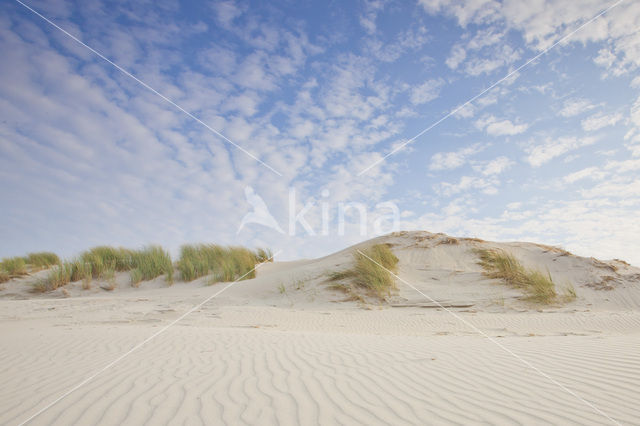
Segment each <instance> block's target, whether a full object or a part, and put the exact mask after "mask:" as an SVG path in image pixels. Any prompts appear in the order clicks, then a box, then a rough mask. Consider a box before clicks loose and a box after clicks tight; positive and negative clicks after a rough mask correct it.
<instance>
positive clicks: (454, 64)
mask: <svg viewBox="0 0 640 426" xmlns="http://www.w3.org/2000/svg"><path fill="white" fill-rule="evenodd" d="M466 57H467V51H466V50H464V47H462V46H461V45H459V44H456V45H454V46H453V48H451V53H450V54H449V57H448V58H447V60H446V61H445V63H446V64H447V66H448V67H449V68H451V69H452V70H455V69H456V68H458V65H460V64H461V63H462V62H463V61H464V60H465V58H466Z"/></svg>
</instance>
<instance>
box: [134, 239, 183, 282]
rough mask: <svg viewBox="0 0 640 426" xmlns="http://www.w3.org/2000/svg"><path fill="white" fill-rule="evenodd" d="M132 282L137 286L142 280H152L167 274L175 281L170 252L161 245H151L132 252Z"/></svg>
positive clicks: (168, 278)
mask: <svg viewBox="0 0 640 426" xmlns="http://www.w3.org/2000/svg"><path fill="white" fill-rule="evenodd" d="M131 266H132V267H133V269H132V270H131V283H132V284H133V285H134V286H136V285H137V284H139V283H140V282H141V281H147V280H152V279H154V278H156V277H159V276H160V275H165V274H166V276H167V282H169V283H173V263H172V262H171V256H170V255H169V252H167V251H165V250H164V249H163V248H162V247H160V246H149V247H145V248H143V249H142V250H136V251H134V252H131Z"/></svg>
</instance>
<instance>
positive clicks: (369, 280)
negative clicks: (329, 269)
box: [329, 244, 398, 300]
mask: <svg viewBox="0 0 640 426" xmlns="http://www.w3.org/2000/svg"><path fill="white" fill-rule="evenodd" d="M354 259H355V264H354V266H353V268H352V269H348V270H345V271H338V272H333V273H331V274H330V275H329V279H330V280H331V281H347V283H341V284H334V285H333V288H336V289H340V290H343V291H345V292H347V293H349V294H350V295H351V296H352V297H353V298H354V299H359V300H360V299H361V297H358V296H357V292H356V289H357V288H360V289H364V290H366V291H368V292H369V293H372V294H374V295H375V296H377V297H378V298H379V299H384V298H385V297H386V296H388V295H390V294H391V291H392V290H393V289H395V288H396V284H395V279H394V276H393V274H392V272H395V271H396V270H397V265H398V258H397V257H396V255H395V254H393V251H391V249H390V248H389V246H388V245H387V244H376V245H374V246H371V247H369V248H367V249H364V250H360V251H357V252H355V253H354ZM390 271H391V272H390Z"/></svg>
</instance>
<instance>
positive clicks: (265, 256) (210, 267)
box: [177, 244, 273, 283]
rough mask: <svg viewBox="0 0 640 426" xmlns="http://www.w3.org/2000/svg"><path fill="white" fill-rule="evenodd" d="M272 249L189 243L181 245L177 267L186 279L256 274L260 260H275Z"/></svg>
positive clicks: (228, 278)
mask: <svg viewBox="0 0 640 426" xmlns="http://www.w3.org/2000/svg"><path fill="white" fill-rule="evenodd" d="M272 259H273V256H272V254H271V251H270V250H267V249H258V250H256V251H251V250H249V249H247V248H244V247H223V246H219V245H216V244H188V245H184V246H182V248H181V249H180V259H179V260H178V263H177V267H178V270H179V271H180V276H181V277H182V279H183V280H184V281H193V280H195V279H196V278H200V277H203V276H205V275H209V274H211V273H212V274H213V277H212V280H211V281H210V283H213V282H228V281H234V280H237V279H239V278H240V277H242V279H251V278H255V276H256V273H255V270H254V269H255V267H256V265H257V264H258V263H261V262H265V261H272Z"/></svg>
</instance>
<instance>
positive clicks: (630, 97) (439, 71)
mask: <svg viewBox="0 0 640 426" xmlns="http://www.w3.org/2000/svg"><path fill="white" fill-rule="evenodd" d="M21 1H22V3H20V2H18V1H15V0H8V1H5V2H2V4H1V5H0V11H1V13H0V57H2V60H1V61H0V257H3V256H12V255H21V254H24V253H27V252H31V251H41V250H51V251H55V252H56V253H58V254H60V255H62V256H66V257H69V256H73V255H75V254H77V253H78V252H80V251H81V250H83V249H86V248H89V247H92V246H96V245H102V244H109V245H117V246H125V247H131V248H135V247H141V246H144V245H147V244H161V245H163V246H164V247H165V248H167V249H169V250H170V251H171V252H172V253H174V254H176V253H177V251H178V249H179V247H180V245H181V244H184V243H194V242H212V243H219V244H234V245H235V244H237V245H246V246H250V247H257V246H267V247H270V248H272V249H273V250H274V252H276V253H277V259H285V260H286V259H296V258H306V257H317V256H323V255H327V254H329V253H331V252H333V251H336V250H340V249H343V248H345V247H347V246H348V245H350V244H354V243H356V242H359V241H363V240H366V239H369V238H372V237H374V236H376V235H379V234H384V233H388V232H391V231H393V230H427V231H431V232H444V233H447V234H450V235H454V236H462V237H464V236H466V237H477V238H483V239H487V240H498V241H514V240H520V241H533V242H538V243H544V244H550V245H558V246H561V247H563V248H565V249H567V250H569V251H572V252H574V253H576V254H579V255H583V256H595V257H598V258H604V259H610V258H620V259H625V260H627V261H629V262H631V263H634V264H635V265H640V245H639V244H638V241H640V219H639V218H638V213H637V212H638V210H639V208H640V176H639V174H640V72H639V67H640V31H639V28H640V2H637V1H633V0H622V1H618V2H616V0H613V1H611V0H608V1H602V0H581V1H571V2H569V1H565V0H529V1H521V0H504V1H497V0H468V1H462V0H418V1H384V0H375V1H349V2H342V1H293V0H291V1H273V2H260V1H256V2H250V1H201V2H194V1H184V2H181V1H173V0H168V1H165V0H160V1H135V2H124V1H113V2H111V1H109V2H106V1H98V0H83V1H80V2H71V1H65V0H46V1H36V0H21ZM602 12H604V13H602ZM38 14H39V15H38ZM594 18H595V19H594ZM53 24H54V25H55V26H57V27H55V26H54V25H53ZM65 32H66V33H65ZM365 216H366V219H364V218H365Z"/></svg>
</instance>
